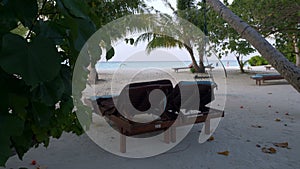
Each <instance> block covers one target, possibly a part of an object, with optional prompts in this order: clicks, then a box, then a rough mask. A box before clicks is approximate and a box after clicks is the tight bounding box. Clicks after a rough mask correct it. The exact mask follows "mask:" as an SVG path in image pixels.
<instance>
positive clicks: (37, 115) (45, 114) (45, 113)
mask: <svg viewBox="0 0 300 169" xmlns="http://www.w3.org/2000/svg"><path fill="white" fill-rule="evenodd" d="M32 107H33V114H34V120H35V122H36V123H35V124H36V125H38V126H39V127H45V126H47V125H49V124H50V119H51V117H52V115H53V112H52V111H51V109H50V107H49V106H47V105H45V104H42V103H39V102H33V103H32Z"/></svg>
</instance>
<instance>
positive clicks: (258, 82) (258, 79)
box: [250, 74, 284, 86]
mask: <svg viewBox="0 0 300 169" xmlns="http://www.w3.org/2000/svg"><path fill="white" fill-rule="evenodd" d="M250 78H251V79H253V80H255V81H256V85H259V86H260V85H261V81H263V83H264V82H265V80H279V79H284V78H283V77H282V76H281V75H280V74H256V75H254V76H251V77H250Z"/></svg>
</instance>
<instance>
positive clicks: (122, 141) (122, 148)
mask: <svg viewBox="0 0 300 169" xmlns="http://www.w3.org/2000/svg"><path fill="white" fill-rule="evenodd" d="M122 133H123V129H121V133H120V152H121V153H126V136H125V135H124V134H122Z"/></svg>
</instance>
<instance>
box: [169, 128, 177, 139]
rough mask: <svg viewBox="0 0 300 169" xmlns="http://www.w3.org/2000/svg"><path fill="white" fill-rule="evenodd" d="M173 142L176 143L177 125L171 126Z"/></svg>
mask: <svg viewBox="0 0 300 169" xmlns="http://www.w3.org/2000/svg"><path fill="white" fill-rule="evenodd" d="M170 130H171V142H172V143H175V142H176V127H171V129H170Z"/></svg>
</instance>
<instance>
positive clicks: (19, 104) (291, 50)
mask: <svg viewBox="0 0 300 169" xmlns="http://www.w3.org/2000/svg"><path fill="white" fill-rule="evenodd" d="M164 1H165V2H166V4H168V1H167V0H164ZM224 4H225V5H226V6H227V7H226V6H225V5H224ZM224 4H223V3H220V2H219V1H218V0H206V1H197V2H196V1H193V0H178V2H177V7H176V10H175V8H173V9H174V14H175V15H176V16H178V17H181V18H183V19H186V20H188V21H189V22H191V23H193V24H194V25H195V26H197V27H199V28H200V29H201V30H203V32H204V33H205V35H207V36H208V37H209V39H210V41H211V42H212V44H215V45H216V48H218V47H219V48H220V50H218V51H216V52H218V53H219V55H220V57H222V56H224V55H225V54H226V52H235V53H236V57H237V59H238V60H239V63H241V64H243V61H242V60H241V57H242V56H243V55H246V54H249V53H251V52H252V51H253V50H254V47H255V48H256V49H257V50H259V52H261V54H262V56H263V57H264V58H266V60H267V61H268V62H269V63H271V64H272V65H273V66H274V67H275V68H276V69H277V70H278V71H279V72H280V73H281V74H282V75H283V76H284V77H285V78H286V79H287V80H288V81H289V82H290V83H291V84H292V85H293V86H294V88H295V89H296V90H297V91H299V92H300V82H299V81H300V71H299V43H300V42H299V37H300V36H299V33H300V31H299V20H300V19H299V18H300V14H299V1H297V0H268V1H267V2H266V1H254V0H235V1H233V3H232V4H228V3H227V2H226V0H225V1H224ZM177 9H178V10H177ZM229 9H230V10H232V11H234V12H235V13H236V14H237V15H238V16H240V17H241V18H242V19H243V20H244V21H246V22H248V24H249V25H250V26H251V27H252V29H251V27H250V26H249V25H247V24H246V23H245V22H242V21H241V20H240V19H239V18H238V17H237V16H235V15H234V14H233V13H231V11H230V10H229ZM150 11H153V9H152V8H151V7H148V6H147V5H146V3H145V2H144V1H143V0H131V1H123V0H108V1H101V0H86V1H82V0H22V1H18V0H4V1H0V25H1V26H0V84H1V88H0V97H1V104H0V129H1V132H0V150H1V152H0V166H4V165H5V163H6V161H7V160H8V158H9V157H10V156H11V155H13V154H14V153H16V154H18V156H19V158H20V159H22V156H23V155H24V153H26V152H27V151H28V150H29V149H30V148H32V147H37V146H39V145H40V144H43V145H44V146H48V144H49V140H50V138H51V137H52V138H60V137H61V135H62V133H63V132H72V133H75V134H77V135H80V134H82V133H83V130H82V127H81V126H80V124H79V122H78V119H77V117H76V113H75V110H74V103H73V99H72V97H73V96H72V91H71V90H72V83H71V80H72V76H73V70H74V67H75V63H76V60H77V57H78V54H79V52H80V50H81V49H82V47H83V45H84V44H85V42H86V41H87V39H88V38H89V37H90V36H91V35H92V34H93V33H94V32H95V31H96V30H97V29H99V28H101V27H102V26H104V25H105V24H107V23H109V22H111V21H113V20H115V19H117V18H120V17H122V16H126V15H128V14H137V13H148V12H150ZM204 23H206V24H204ZM204 25H206V27H204ZM257 32H259V33H260V34H262V35H263V36H264V37H271V38H273V39H274V40H275V47H276V48H277V49H278V50H279V51H280V52H281V53H280V52H278V51H277V50H276V49H274V48H273V47H272V46H271V45H268V43H267V42H266V41H264V38H263V37H261V36H260V35H259V34H258V33H257ZM152 35H154V34H152ZM156 37H158V36H156ZM162 38H165V37H161V38H160V40H161V39H162ZM168 40H172V39H170V38H169V39H168ZM173 40H174V39H173ZM111 41H112V39H106V41H104V42H103V46H102V48H104V50H103V51H102V50H101V49H102V48H99V51H98V52H100V53H101V52H105V56H106V58H107V59H108V60H109V59H110V58H112V57H113V55H114V49H113V48H111ZM154 41H155V40H154ZM160 42H161V41H160ZM183 42H184V43H182V42H178V43H177V44H176V43H174V45H173V46H169V47H174V46H176V45H177V46H178V45H180V46H181V47H183V48H185V49H186V50H189V51H190V52H189V54H190V55H191V56H193V55H194V54H193V53H192V52H191V47H190V46H189V45H187V44H186V43H188V39H187V40H186V41H183ZM163 43H164V42H163V41H162V45H161V44H159V45H157V44H156V45H157V47H163V46H164V45H163ZM180 43H181V44H180ZM153 44H155V43H153ZM153 47H154V48H155V46H153ZM198 47H201V45H199V46H198ZM105 48H106V49H108V50H105ZM150 48H151V46H150ZM150 48H149V49H150ZM199 56H203V54H202V53H200V54H199ZM285 56H286V57H285ZM286 58H288V59H289V60H290V61H294V62H295V63H292V62H289V61H288V60H287V59H286ZM97 59H99V58H94V60H87V61H86V64H85V65H84V66H85V67H88V66H89V64H90V63H91V62H92V63H95V62H96V61H97ZM200 61H201V59H200ZM193 63H194V64H195V67H197V66H198V71H203V65H202V64H201V62H200V64H199V63H195V62H193ZM296 65H297V66H298V67H297V66H296ZM88 74H89V71H88V69H84V68H83V69H82V71H81V76H82V77H83V78H82V79H87V77H88ZM82 79H81V80H82ZM79 80H80V79H79ZM77 87H78V88H77V89H76V90H78V91H82V90H83V89H84V88H85V86H84V85H82V86H77ZM78 95H80V93H78ZM78 110H80V108H79V107H78Z"/></svg>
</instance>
